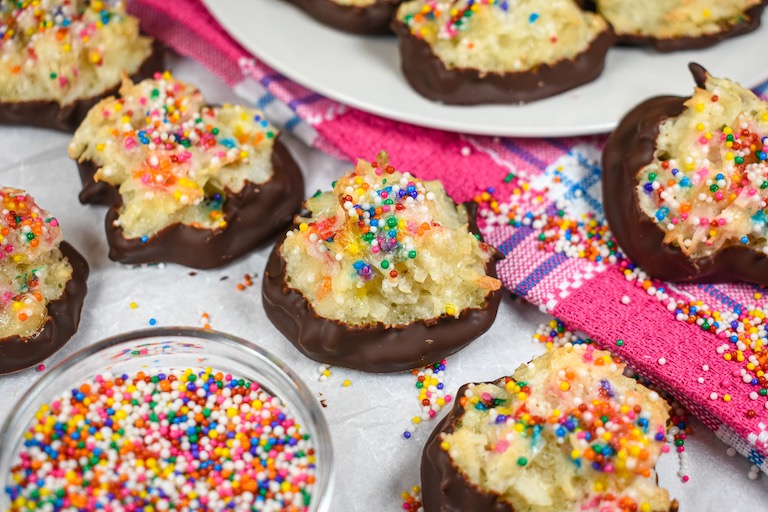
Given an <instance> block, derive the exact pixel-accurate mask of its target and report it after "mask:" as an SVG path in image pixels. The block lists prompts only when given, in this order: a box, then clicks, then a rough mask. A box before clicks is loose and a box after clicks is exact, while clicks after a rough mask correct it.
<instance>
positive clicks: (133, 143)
mask: <svg viewBox="0 0 768 512" xmlns="http://www.w3.org/2000/svg"><path fill="white" fill-rule="evenodd" d="M134 146H136V139H134V138H131V137H128V138H127V139H125V149H131V148H132V147H134Z"/></svg>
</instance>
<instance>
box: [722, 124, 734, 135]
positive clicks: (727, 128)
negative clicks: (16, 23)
mask: <svg viewBox="0 0 768 512" xmlns="http://www.w3.org/2000/svg"><path fill="white" fill-rule="evenodd" d="M723 133H724V134H726V135H730V134H732V133H733V130H731V127H730V126H726V127H725V128H723Z"/></svg>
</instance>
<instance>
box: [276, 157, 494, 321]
mask: <svg viewBox="0 0 768 512" xmlns="http://www.w3.org/2000/svg"><path fill="white" fill-rule="evenodd" d="M306 208H307V210H309V212H310V213H311V216H310V217H308V218H300V219H299V220H298V222H299V224H298V228H297V229H294V230H292V231H289V232H288V233H287V237H286V239H285V241H284V242H283V244H282V246H281V247H280V255H281V257H282V258H283V259H284V260H285V262H286V267H287V276H289V277H290V286H291V287H292V288H294V289H297V290H299V291H300V292H301V293H302V294H303V295H304V297H305V298H306V299H307V300H308V301H309V302H310V303H311V304H312V306H313V308H314V310H315V312H316V313H317V314H318V315H320V316H322V317H325V318H333V319H338V320H342V321H344V322H345V323H347V324H350V325H362V324H371V323H383V324H385V325H398V324H409V323H411V322H414V321H418V320H429V319H433V318H439V317H441V316H443V315H445V316H449V317H455V318H458V317H459V316H460V314H461V312H462V311H463V310H464V309H466V308H479V307H482V306H483V305H484V303H485V300H486V297H487V296H488V294H489V293H490V292H491V291H495V290H498V289H499V288H500V286H501V283H500V282H499V280H498V279H496V278H493V277H490V276H488V275H486V273H485V272H486V265H487V264H488V262H489V261H490V260H491V259H492V257H493V254H494V253H493V249H492V248H490V247H489V246H487V245H486V244H484V243H482V242H480V241H479V240H478V237H476V236H475V235H473V234H472V233H470V232H469V229H468V222H469V219H468V216H467V213H466V210H465V208H464V207H463V206H461V205H460V206H459V207H457V206H456V205H455V204H454V203H453V201H452V200H451V199H450V198H449V197H448V196H447V195H446V193H445V190H444V189H443V187H442V185H441V184H440V183H439V182H437V181H422V180H419V179H417V178H415V177H413V176H412V175H411V174H410V173H408V172H400V171H397V170H396V169H395V168H394V167H393V166H391V165H390V164H389V160H388V156H387V154H386V153H385V152H383V151H382V152H381V153H380V154H379V155H378V157H377V160H376V161H373V162H366V161H363V160H360V161H359V162H358V163H357V165H356V167H355V170H354V172H353V173H351V174H347V175H345V176H343V177H342V178H340V179H339V180H337V181H335V182H334V183H333V190H332V191H330V192H325V193H320V192H318V194H315V196H314V197H312V198H310V199H308V200H307V202H306Z"/></svg>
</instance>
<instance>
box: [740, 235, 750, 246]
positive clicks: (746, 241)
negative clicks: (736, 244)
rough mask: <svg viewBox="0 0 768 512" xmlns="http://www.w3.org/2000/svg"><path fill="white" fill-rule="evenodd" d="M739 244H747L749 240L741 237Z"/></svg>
mask: <svg viewBox="0 0 768 512" xmlns="http://www.w3.org/2000/svg"><path fill="white" fill-rule="evenodd" d="M741 243H743V244H748V243H749V238H747V237H746V236H743V237H741Z"/></svg>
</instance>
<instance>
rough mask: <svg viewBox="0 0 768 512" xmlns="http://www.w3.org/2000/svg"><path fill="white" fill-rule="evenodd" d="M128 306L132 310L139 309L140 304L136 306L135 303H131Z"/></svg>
mask: <svg viewBox="0 0 768 512" xmlns="http://www.w3.org/2000/svg"><path fill="white" fill-rule="evenodd" d="M128 306H129V307H130V308H131V309H136V308H137V307H139V305H138V304H136V303H135V302H131V303H130V304H129V305H128Z"/></svg>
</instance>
